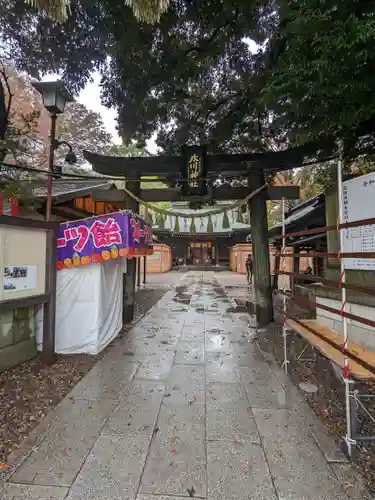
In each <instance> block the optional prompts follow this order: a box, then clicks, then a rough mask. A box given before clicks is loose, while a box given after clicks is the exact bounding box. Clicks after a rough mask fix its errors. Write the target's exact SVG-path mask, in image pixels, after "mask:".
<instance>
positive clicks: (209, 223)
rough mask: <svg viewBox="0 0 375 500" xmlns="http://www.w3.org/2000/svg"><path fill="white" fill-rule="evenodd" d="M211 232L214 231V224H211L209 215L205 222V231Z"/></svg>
mask: <svg viewBox="0 0 375 500" xmlns="http://www.w3.org/2000/svg"><path fill="white" fill-rule="evenodd" d="M213 232H214V226H213V224H212V216H211V215H209V217H208V223H207V233H213Z"/></svg>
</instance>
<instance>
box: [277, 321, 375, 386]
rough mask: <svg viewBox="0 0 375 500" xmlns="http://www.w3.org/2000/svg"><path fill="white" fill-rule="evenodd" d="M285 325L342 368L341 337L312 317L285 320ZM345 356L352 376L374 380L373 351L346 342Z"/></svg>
mask: <svg viewBox="0 0 375 500" xmlns="http://www.w3.org/2000/svg"><path fill="white" fill-rule="evenodd" d="M286 326H287V327H288V328H289V329H291V330H293V331H294V332H295V333H297V334H298V335H300V336H301V337H302V338H304V339H305V340H306V341H307V342H308V343H309V344H311V345H312V346H313V347H315V348H316V349H317V350H318V351H320V352H321V353H322V354H323V355H324V356H325V357H326V358H328V359H330V360H331V361H332V362H333V363H335V364H336V365H337V366H339V367H340V368H344V359H345V356H344V354H343V353H342V352H341V347H342V344H343V337H342V336H341V335H339V334H338V333H337V332H335V331H333V330H330V329H329V328H328V327H327V326H325V325H323V324H322V323H319V322H318V321H316V320H313V319H304V320H298V321H295V320H293V319H287V320H286ZM347 356H348V359H349V369H350V372H351V374H352V376H353V377H354V378H356V379H360V380H369V379H373V380H375V353H374V352H371V351H368V350H367V349H365V348H364V347H361V346H359V345H358V344H356V343H355V342H351V341H349V342H348V351H347Z"/></svg>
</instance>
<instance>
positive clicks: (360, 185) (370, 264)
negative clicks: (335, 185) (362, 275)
mask: <svg viewBox="0 0 375 500" xmlns="http://www.w3.org/2000/svg"><path fill="white" fill-rule="evenodd" d="M374 198H375V172H371V173H370V174H367V175H362V176H361V177H355V178H354V179H350V180H349V181H346V182H344V183H343V188H342V207H341V222H342V223H345V224H346V223H348V222H354V221H357V220H361V219H372V218H373V217H375V203H374ZM341 231H343V233H344V238H343V251H344V252H347V253H356V252H374V251H375V225H370V226H360V227H352V228H345V229H341ZM344 265H345V269H357V270H362V271H374V270H375V260H374V259H358V258H355V259H354V258H346V259H344Z"/></svg>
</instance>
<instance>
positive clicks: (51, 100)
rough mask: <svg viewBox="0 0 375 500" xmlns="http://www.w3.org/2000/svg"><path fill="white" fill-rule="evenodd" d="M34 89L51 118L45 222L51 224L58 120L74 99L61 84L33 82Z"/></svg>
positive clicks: (57, 143)
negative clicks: (66, 105)
mask: <svg viewBox="0 0 375 500" xmlns="http://www.w3.org/2000/svg"><path fill="white" fill-rule="evenodd" d="M32 85H33V87H34V88H35V89H36V90H37V91H38V92H39V93H40V94H41V95H42V98H43V104H44V107H45V108H46V110H47V111H48V112H49V113H50V116H51V128H50V144H49V154H48V172H49V174H48V181H47V206H46V214H45V220H46V221H47V222H49V221H50V220H51V214H52V180H53V176H52V172H53V159H54V153H55V149H56V148H57V147H58V146H59V144H60V143H59V141H57V140H56V118H57V115H60V114H61V113H63V112H64V109H65V104H66V103H67V102H72V101H74V99H73V97H72V96H71V95H70V93H69V92H68V91H67V89H66V88H65V87H64V85H63V84H62V83H61V82H59V81H55V82H33V84H32Z"/></svg>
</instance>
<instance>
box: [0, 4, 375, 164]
mask: <svg viewBox="0 0 375 500" xmlns="http://www.w3.org/2000/svg"><path fill="white" fill-rule="evenodd" d="M145 1H146V0H145ZM132 3H133V4H134V2H132ZM148 5H150V3H149V4H148ZM374 11H375V6H374V2H371V1H368V0H325V1H318V0H298V1H296V0H236V1H234V0H228V1H226V2H223V1H222V0H210V1H209V2H196V1H192V0H171V2H170V7H169V9H168V10H167V11H166V12H165V13H164V14H163V15H162V16H161V17H160V21H159V22H158V23H156V24H154V25H149V24H144V23H139V22H138V21H137V19H136V18H135V17H134V15H133V12H132V10H131V9H130V8H129V7H127V6H126V5H125V3H124V2H118V1H115V0H98V2H96V3H93V2H91V1H90V0H71V14H70V15H69V17H68V19H67V21H66V22H65V23H64V24H61V25H60V24H57V23H54V22H53V21H51V20H50V19H48V18H46V17H45V16H42V15H39V14H38V13H37V12H36V11H35V9H33V8H32V7H31V6H29V5H26V4H25V3H23V2H18V1H17V0H3V1H2V2H1V5H0V16H1V19H2V23H1V26H0V37H1V41H2V45H3V47H5V48H6V50H7V51H9V52H10V53H11V55H12V58H13V60H14V61H15V64H16V65H17V67H18V68H19V69H23V70H27V71H29V72H30V73H31V74H32V75H33V76H39V75H40V73H43V72H45V71H47V70H49V71H54V72H57V71H60V72H61V75H62V78H63V79H64V80H65V81H66V82H67V83H68V84H69V86H70V88H71V89H72V90H73V91H78V90H79V89H81V88H82V87H83V86H84V85H85V83H86V82H87V81H88V79H89V78H90V74H91V72H92V71H93V70H97V71H99V72H100V73H101V75H102V90H103V94H102V98H103V102H104V103H105V104H106V105H108V106H113V107H115V108H117V109H118V111H119V125H120V131H121V134H122V136H123V137H124V138H125V139H126V140H129V139H130V138H131V139H135V140H137V141H140V144H142V141H144V140H145V139H147V138H149V137H150V136H151V135H152V134H153V133H154V132H157V141H158V144H159V145H160V146H161V147H162V148H163V149H164V151H173V150H174V149H175V148H176V147H177V146H179V145H181V144H184V143H193V142H194V143H196V142H200V143H201V142H208V143H209V145H210V149H211V151H228V152H242V151H269V150H275V149H276V150H277V149H280V148H285V147H287V146H289V145H291V144H302V143H305V142H306V141H310V140H317V139H318V140H320V141H323V140H324V146H325V153H326V154H328V155H329V154H330V152H331V151H332V150H333V148H334V147H335V146H336V139H338V138H340V139H344V145H345V151H346V152H347V156H348V157H350V152H351V151H352V150H353V148H354V145H355V143H356V142H357V144H356V145H357V146H358V141H356V136H357V135H358V134H359V133H362V132H367V133H368V135H367V137H366V140H365V141H363V142H362V144H361V150H362V151H364V152H366V153H368V152H369V151H372V148H373V140H372V139H373V138H372V130H373V124H374V123H375V120H374V112H375V109H374V106H375V104H374V103H375V99H374V93H375V81H374V78H375V77H374V72H373V67H374V62H375V61H374V59H375V48H374V47H375V44H374V41H375V40H374V38H375V17H374ZM249 39H252V40H253V41H255V42H256V43H258V47H261V48H260V49H259V50H258V52H257V53H252V52H251V51H250V50H249Z"/></svg>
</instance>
